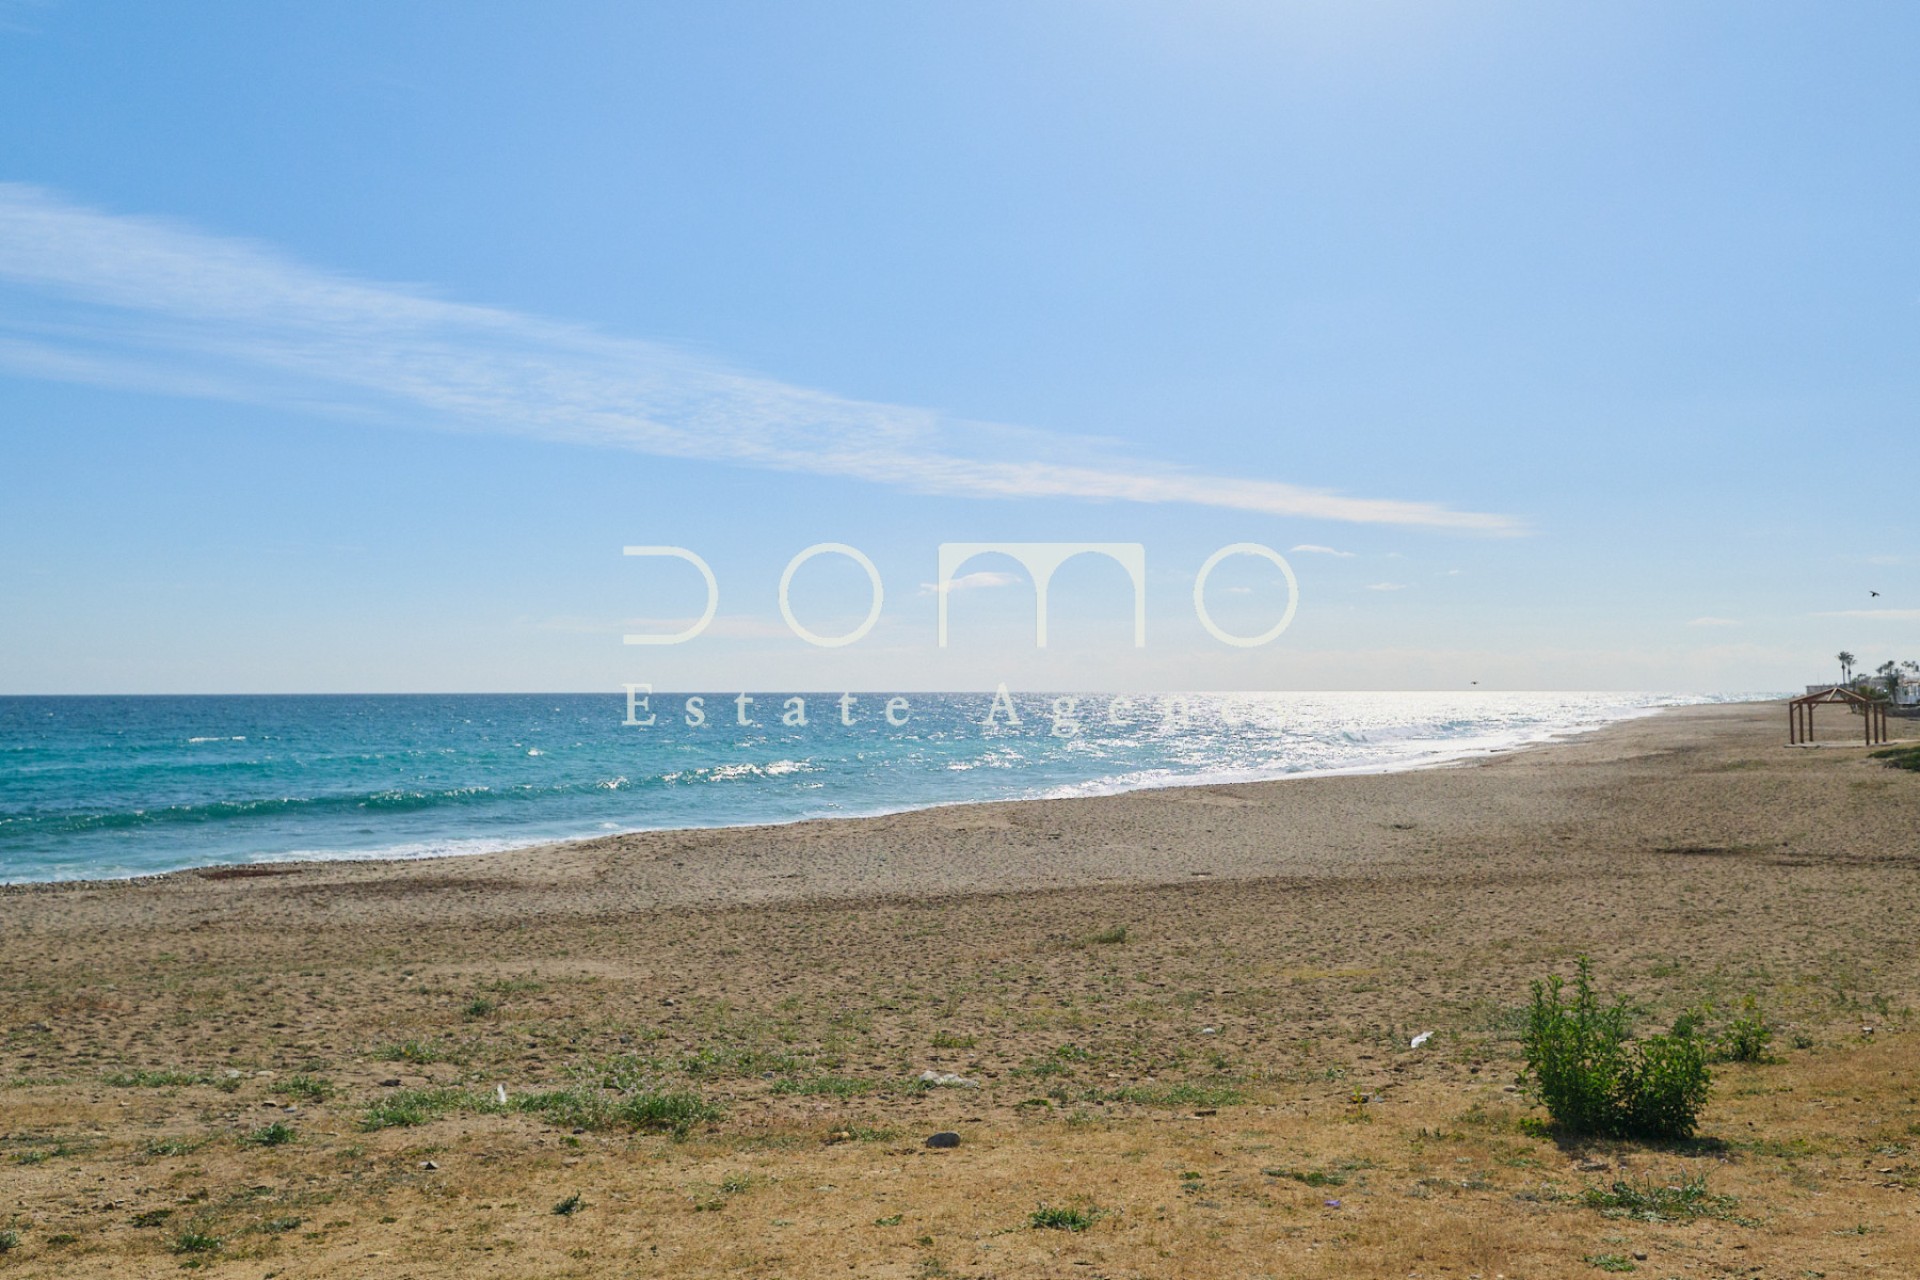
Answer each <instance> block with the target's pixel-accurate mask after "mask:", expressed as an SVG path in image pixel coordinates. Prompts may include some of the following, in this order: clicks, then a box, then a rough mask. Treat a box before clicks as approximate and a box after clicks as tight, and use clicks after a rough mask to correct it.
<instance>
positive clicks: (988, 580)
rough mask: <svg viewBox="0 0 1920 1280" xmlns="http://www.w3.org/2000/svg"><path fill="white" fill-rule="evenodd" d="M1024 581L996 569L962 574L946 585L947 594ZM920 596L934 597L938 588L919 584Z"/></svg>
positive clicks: (1014, 574) (936, 584)
mask: <svg viewBox="0 0 1920 1280" xmlns="http://www.w3.org/2000/svg"><path fill="white" fill-rule="evenodd" d="M1025 581H1026V579H1025V578H1023V577H1021V576H1020V575H1019V574H1017V573H1003V572H1001V571H999V570H997V569H982V570H980V571H979V572H977V573H963V574H961V575H959V576H958V577H956V578H953V579H951V580H949V581H948V583H947V591H948V593H949V594H951V593H953V592H955V591H978V590H979V589H980V588H982V587H1008V586H1012V585H1013V584H1014V583H1016V582H1025ZM920 594H921V595H923V596H934V595H939V594H940V586H939V584H938V583H934V582H923V583H921V584H920Z"/></svg>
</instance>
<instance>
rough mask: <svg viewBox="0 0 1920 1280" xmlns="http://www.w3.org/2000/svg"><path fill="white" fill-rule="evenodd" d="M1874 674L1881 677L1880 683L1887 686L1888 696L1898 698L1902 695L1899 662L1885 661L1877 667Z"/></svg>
mask: <svg viewBox="0 0 1920 1280" xmlns="http://www.w3.org/2000/svg"><path fill="white" fill-rule="evenodd" d="M1874 674H1876V675H1878V676H1879V677H1880V683H1882V684H1884V685H1886V686H1887V696H1888V697H1889V698H1897V697H1899V696H1900V664H1899V663H1897V662H1883V663H1881V664H1880V665H1879V667H1877V668H1876V669H1875V672H1874Z"/></svg>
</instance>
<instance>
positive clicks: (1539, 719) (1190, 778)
mask: <svg viewBox="0 0 1920 1280" xmlns="http://www.w3.org/2000/svg"><path fill="white" fill-rule="evenodd" d="M739 696H740V695H736V694H734V693H709V694H702V695H687V694H654V695H651V696H650V697H648V698H646V700H645V706H644V707H643V706H640V705H637V704H636V705H635V706H634V707H633V708H631V713H630V708H629V705H628V696H627V695H626V694H624V693H613V694H415V695H287V696H266V695H263V696H244V697H242V696H196V697H7V698H0V882H10V883H20V882H30V881H50V880H91V879H109V878H122V877H129V876H140V875H151V874H155V873H159V872H166V871H174V870H179V869H181V868H186V867H201V866H214V865H230V864H239V863H253V862H270V861H281V860H290V859H332V858H425V857H441V856H452V855H459V854H473V853H484V852H490V851H494V850H499V849H505V848H512V847H517V846H524V845H529V844H535V843H541V842H546V841H552V840H567V839H581V838H586V837H592V836H602V835H608V834H612V833H615V832H623V831H643V830H656V829H663V828H688V827H726V826H741V825H752V824H761V823H783V822H795V821H799V820H802V819H808V818H835V817H853V816H859V815H867V814H880V813H890V812H898V811H901V810H908V809H918V808H925V807H929V806H933V805H946V804H959V803H965V802H968V801H980V800H1013V799H1026V798H1036V797H1058V796H1089V795H1102V794H1108V793H1112V792H1121V791H1132V790H1138V789H1141V788H1148V787H1165V786H1176V785H1182V784H1193V783H1234V782H1251V781H1257V780H1262V779H1271V778H1288V777H1305V776H1309V775H1316V774H1331V773H1353V772H1369V771H1382V770H1393V769H1409V768H1419V767H1423V766H1432V765H1438V764H1444V763H1447V762H1450V761H1458V760H1463V759H1468V758H1471V757H1476V756H1484V755H1487V754H1490V753H1492V752H1497V751H1502V750H1509V749H1512V748H1515V747H1520V746H1523V745H1525V744H1528V743H1536V742H1545V741H1548V740H1551V739H1556V738H1563V737H1566V736H1568V735H1571V734H1578V733H1583V732H1587V731H1590V730H1592V729H1596V728H1599V727H1600V726H1603V725H1606V724H1610V723H1613V722H1615V721H1619V720H1623V719H1628V718H1631V717H1634V716H1643V715H1648V714H1651V713H1653V712H1655V711H1656V710H1658V709H1659V708H1662V707H1670V706H1679V705H1686V704H1690V703H1700V702H1716V701H1731V700H1734V696H1733V695H1686V694H1625V693H1498V692H1485V693H1482V692H1470V693H1246V694H1193V695H1185V696H1179V695H1174V696H1167V695H1152V696H1134V697H1125V698H1123V697H1117V696H1110V695H1091V694H1075V695H1052V694H1045V695H1043V694H1006V695H1004V696H1002V695H996V694H989V693H944V694H936V693H907V694H898V695H893V694H886V693H871V694H859V695H847V696H849V697H850V698H851V701H845V702H843V700H842V695H837V694H825V695H821V694H805V695H796V694H782V693H756V694H753V695H751V699H752V700H751V701H750V702H747V703H742V702H740V701H739V700H738V699H739ZM690 697H691V698H697V699H698V701H697V702H695V703H692V704H691V705H690V703H689V699H690ZM793 698H801V699H803V705H800V706H798V707H796V706H795V705H794V704H793V703H792V702H791V701H790V699H793ZM796 713H798V714H796ZM801 715H803V716H804V720H805V722H804V723H800V722H799V720H800V716H801ZM696 718H700V719H701V722H700V723H698V724H694V723H690V721H692V720H694V719H696ZM742 719H745V720H747V721H750V723H746V724H742V723H741V720H742ZM648 720H651V723H645V722H646V721H648ZM629 721H638V722H641V723H629Z"/></svg>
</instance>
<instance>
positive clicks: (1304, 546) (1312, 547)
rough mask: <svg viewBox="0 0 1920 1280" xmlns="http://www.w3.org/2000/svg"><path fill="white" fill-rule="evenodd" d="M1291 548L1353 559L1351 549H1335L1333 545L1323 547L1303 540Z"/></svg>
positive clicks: (1343, 558)
mask: <svg viewBox="0 0 1920 1280" xmlns="http://www.w3.org/2000/svg"><path fill="white" fill-rule="evenodd" d="M1290 550H1293V551H1305V552H1308V553H1310V554H1312V555H1316V556H1339V557H1340V558H1341V559H1342V560H1351V559H1353V552H1351V551H1335V550H1334V549H1333V548H1332V547H1322V546H1318V545H1316V544H1315V543H1311V542H1303V543H1301V544H1300V545H1299V546H1297V547H1292V548H1290Z"/></svg>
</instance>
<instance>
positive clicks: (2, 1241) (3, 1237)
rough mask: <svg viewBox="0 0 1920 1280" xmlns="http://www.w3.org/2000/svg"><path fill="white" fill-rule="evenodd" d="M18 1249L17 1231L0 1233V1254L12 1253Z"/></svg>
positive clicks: (18, 1234)
mask: <svg viewBox="0 0 1920 1280" xmlns="http://www.w3.org/2000/svg"><path fill="white" fill-rule="evenodd" d="M19 1247H20V1233H19V1232H18V1231H13V1230H7V1231H0V1253H12V1252H13V1251H14V1250H15V1249H18V1248H19Z"/></svg>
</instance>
